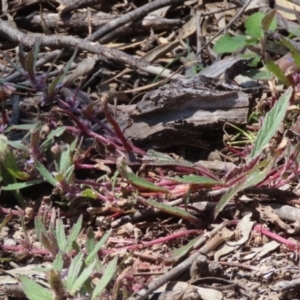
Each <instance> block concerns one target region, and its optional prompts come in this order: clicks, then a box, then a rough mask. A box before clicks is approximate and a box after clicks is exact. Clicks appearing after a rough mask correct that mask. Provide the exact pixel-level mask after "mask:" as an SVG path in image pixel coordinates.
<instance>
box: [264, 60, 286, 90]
mask: <svg viewBox="0 0 300 300" xmlns="http://www.w3.org/2000/svg"><path fill="white" fill-rule="evenodd" d="M266 68H267V69H268V70H269V71H270V72H272V73H273V74H274V75H275V76H276V77H277V78H278V79H279V80H280V81H281V82H282V83H283V84H285V85H288V82H287V79H286V76H285V74H284V72H283V71H282V70H281V69H280V67H279V66H278V65H277V64H275V63H274V61H273V60H271V59H266Z"/></svg>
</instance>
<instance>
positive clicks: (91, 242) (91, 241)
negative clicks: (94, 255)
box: [85, 226, 96, 263]
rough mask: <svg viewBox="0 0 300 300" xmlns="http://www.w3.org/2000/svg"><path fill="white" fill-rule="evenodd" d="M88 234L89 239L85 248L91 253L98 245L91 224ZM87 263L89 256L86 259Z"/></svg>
mask: <svg viewBox="0 0 300 300" xmlns="http://www.w3.org/2000/svg"><path fill="white" fill-rule="evenodd" d="M86 236H87V241H86V243H85V249H86V252H87V254H88V255H89V254H90V253H91V252H92V251H93V249H94V247H95V245H96V241H95V235H94V231H93V228H92V227H91V226H89V228H88V229H87V233H86ZM85 263H87V258H86V259H85Z"/></svg>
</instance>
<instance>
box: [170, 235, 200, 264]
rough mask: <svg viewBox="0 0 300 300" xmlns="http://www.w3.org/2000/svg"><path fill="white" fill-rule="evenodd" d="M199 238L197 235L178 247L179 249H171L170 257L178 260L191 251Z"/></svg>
mask: <svg viewBox="0 0 300 300" xmlns="http://www.w3.org/2000/svg"><path fill="white" fill-rule="evenodd" d="M198 240H199V237H196V238H194V239H193V240H191V241H189V242H188V243H187V244H186V245H184V246H182V247H180V248H179V249H175V250H173V251H172V253H173V255H172V258H173V260H174V261H178V260H179V259H180V258H182V257H184V256H185V255H187V254H188V253H189V251H191V250H192V249H193V247H194V245H195V244H196V242H197V241H198Z"/></svg>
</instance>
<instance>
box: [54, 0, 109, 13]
mask: <svg viewBox="0 0 300 300" xmlns="http://www.w3.org/2000/svg"><path fill="white" fill-rule="evenodd" d="M101 2H104V0H84V1H82V0H73V1H70V2H69V3H68V4H67V5H64V4H61V5H60V6H59V7H58V8H57V10H58V11H59V12H60V14H65V13H68V12H71V11H72V10H75V9H78V8H81V7H89V6H92V5H95V4H100V3H101Z"/></svg>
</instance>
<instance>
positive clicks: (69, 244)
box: [64, 215, 82, 253]
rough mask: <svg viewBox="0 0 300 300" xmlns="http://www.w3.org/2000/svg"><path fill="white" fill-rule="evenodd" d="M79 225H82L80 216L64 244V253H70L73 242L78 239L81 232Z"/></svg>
mask: <svg viewBox="0 0 300 300" xmlns="http://www.w3.org/2000/svg"><path fill="white" fill-rule="evenodd" d="M81 225H82V215H80V217H79V218H78V220H77V222H76V224H75V225H74V226H73V228H72V230H71V232H70V234H69V238H68V241H67V244H66V248H65V249H64V250H65V252H67V253H68V252H70V251H71V250H72V244H73V242H75V241H76V239H77V238H78V235H79V233H80V231H81Z"/></svg>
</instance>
